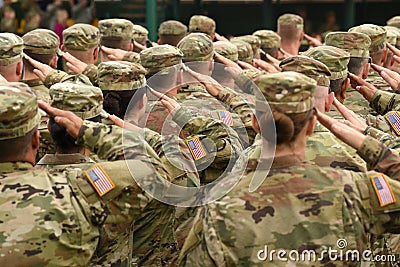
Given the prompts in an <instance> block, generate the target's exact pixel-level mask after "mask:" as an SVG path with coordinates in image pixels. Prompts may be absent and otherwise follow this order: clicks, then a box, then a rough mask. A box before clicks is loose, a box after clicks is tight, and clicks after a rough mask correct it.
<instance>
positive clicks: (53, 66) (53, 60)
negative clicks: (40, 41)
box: [49, 55, 58, 69]
mask: <svg viewBox="0 0 400 267" xmlns="http://www.w3.org/2000/svg"><path fill="white" fill-rule="evenodd" d="M57 61H58V57H57V55H55V56H54V57H53V58H52V59H51V60H50V63H49V66H50V67H52V68H53V69H57Z"/></svg>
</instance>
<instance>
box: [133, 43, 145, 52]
mask: <svg viewBox="0 0 400 267" xmlns="http://www.w3.org/2000/svg"><path fill="white" fill-rule="evenodd" d="M133 43H134V44H135V48H137V49H139V50H140V51H143V50H145V49H146V48H147V47H145V46H144V45H142V44H139V43H138V42H136V41H133Z"/></svg>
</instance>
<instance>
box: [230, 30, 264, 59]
mask: <svg viewBox="0 0 400 267" xmlns="http://www.w3.org/2000/svg"><path fill="white" fill-rule="evenodd" d="M231 40H232V41H235V40H242V41H244V42H246V43H248V44H250V45H251V49H252V50H253V56H254V55H256V54H259V53H260V46H261V41H260V39H259V38H258V37H257V36H255V35H243V36H237V37H234V38H232V39H231Z"/></svg>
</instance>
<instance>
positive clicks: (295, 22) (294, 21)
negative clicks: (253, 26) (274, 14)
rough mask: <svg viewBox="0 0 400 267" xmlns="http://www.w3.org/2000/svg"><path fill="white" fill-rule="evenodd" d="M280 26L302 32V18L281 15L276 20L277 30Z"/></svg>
mask: <svg viewBox="0 0 400 267" xmlns="http://www.w3.org/2000/svg"><path fill="white" fill-rule="evenodd" d="M280 26H285V27H288V26H291V27H294V28H296V29H298V30H303V28H304V22H303V18H302V17H300V16H299V15H295V14H283V15H282V16H280V17H279V18H278V28H279V27H280Z"/></svg>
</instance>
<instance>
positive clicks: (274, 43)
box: [253, 30, 281, 56]
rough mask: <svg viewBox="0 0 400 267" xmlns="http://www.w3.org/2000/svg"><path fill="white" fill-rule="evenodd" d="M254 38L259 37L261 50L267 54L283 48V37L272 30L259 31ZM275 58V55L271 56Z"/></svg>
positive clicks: (254, 33)
mask: <svg viewBox="0 0 400 267" xmlns="http://www.w3.org/2000/svg"><path fill="white" fill-rule="evenodd" d="M253 35H254V36H257V37H258V38H259V39H260V41H261V46H260V48H261V50H263V51H264V52H265V53H267V52H266V51H268V50H271V49H279V47H280V46H281V37H280V36H279V35H278V34H277V33H276V32H274V31H271V30H258V31H255V32H253ZM271 56H273V55H271Z"/></svg>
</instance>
